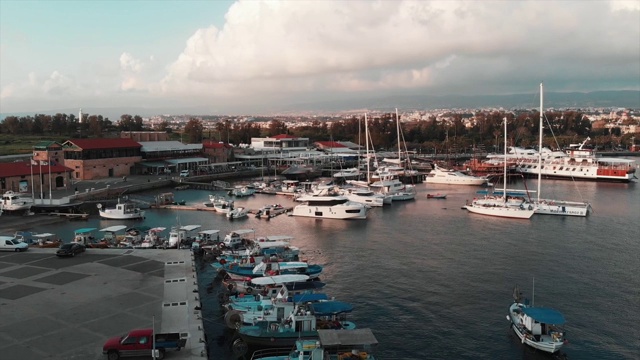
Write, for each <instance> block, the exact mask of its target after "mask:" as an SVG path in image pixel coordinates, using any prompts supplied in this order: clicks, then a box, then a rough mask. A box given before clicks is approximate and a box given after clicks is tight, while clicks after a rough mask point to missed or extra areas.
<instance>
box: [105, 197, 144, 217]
mask: <svg viewBox="0 0 640 360" xmlns="http://www.w3.org/2000/svg"><path fill="white" fill-rule="evenodd" d="M102 207H103V206H102V204H98V212H99V213H100V217H101V218H104V219H114V220H134V219H144V210H140V208H139V207H137V206H136V205H135V204H134V203H131V202H120V199H118V203H117V204H116V207H115V208H113V209H107V208H106V207H105V208H104V209H103V208H102Z"/></svg>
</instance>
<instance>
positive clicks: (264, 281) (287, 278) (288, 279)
mask: <svg viewBox="0 0 640 360" xmlns="http://www.w3.org/2000/svg"><path fill="white" fill-rule="evenodd" d="M307 280H309V275H304V274H284V275H275V276H262V277H258V278H254V279H251V282H252V283H254V284H256V285H274V284H285V283H292V282H299V281H307Z"/></svg>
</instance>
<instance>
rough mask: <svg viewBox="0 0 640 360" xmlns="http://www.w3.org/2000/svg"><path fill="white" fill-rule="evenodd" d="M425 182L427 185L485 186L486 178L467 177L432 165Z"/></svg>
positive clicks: (458, 172)
mask: <svg viewBox="0 0 640 360" xmlns="http://www.w3.org/2000/svg"><path fill="white" fill-rule="evenodd" d="M426 182H427V184H443V185H474V186H481V185H486V184H487V182H488V180H487V178H486V177H482V176H473V175H467V174H464V173H462V172H461V171H457V170H452V169H444V168H441V167H440V166H438V165H436V164H434V165H433V169H432V170H431V172H429V175H427V179H426Z"/></svg>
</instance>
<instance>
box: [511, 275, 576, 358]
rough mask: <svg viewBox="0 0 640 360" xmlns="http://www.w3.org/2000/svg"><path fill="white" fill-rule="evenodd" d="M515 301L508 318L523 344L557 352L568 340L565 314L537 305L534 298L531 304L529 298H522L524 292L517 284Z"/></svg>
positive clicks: (514, 295)
mask: <svg viewBox="0 0 640 360" xmlns="http://www.w3.org/2000/svg"><path fill="white" fill-rule="evenodd" d="M513 299H514V302H513V304H511V306H509V315H507V320H509V321H510V322H511V328H512V329H513V331H514V332H515V333H516V335H517V336H518V338H519V339H520V341H521V342H522V343H523V344H527V345H529V346H531V347H533V348H535V349H538V350H542V351H545V352H549V353H555V352H557V351H558V350H560V349H561V348H562V346H563V345H564V344H565V342H566V340H565V338H564V333H565V331H564V329H562V328H561V327H560V326H561V325H563V324H564V323H565V319H564V316H562V314H561V313H560V312H559V311H557V310H555V309H551V308H547V307H535V306H534V304H533V300H532V301H531V305H529V301H528V299H524V300H523V299H522V294H521V292H520V290H519V289H518V286H517V285H516V287H515V289H514V292H513Z"/></svg>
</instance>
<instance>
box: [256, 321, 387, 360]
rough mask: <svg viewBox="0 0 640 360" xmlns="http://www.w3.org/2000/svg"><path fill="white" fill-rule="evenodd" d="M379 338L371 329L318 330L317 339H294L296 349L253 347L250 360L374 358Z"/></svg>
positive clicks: (355, 359)
mask: <svg viewBox="0 0 640 360" xmlns="http://www.w3.org/2000/svg"><path fill="white" fill-rule="evenodd" d="M377 345H378V340H377V339H376V337H375V336H374V335H373V332H372V331H371V329H368V328H367V329H352V330H329V329H320V330H318V339H311V340H297V341H296V344H295V348H294V349H293V350H292V349H290V348H283V349H274V348H268V349H260V350H256V351H255V352H254V353H253V355H252V357H251V359H252V360H258V359H260V360H375V359H376V357H375V356H374V355H373V354H372V353H373V352H374V351H375V347H377Z"/></svg>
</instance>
